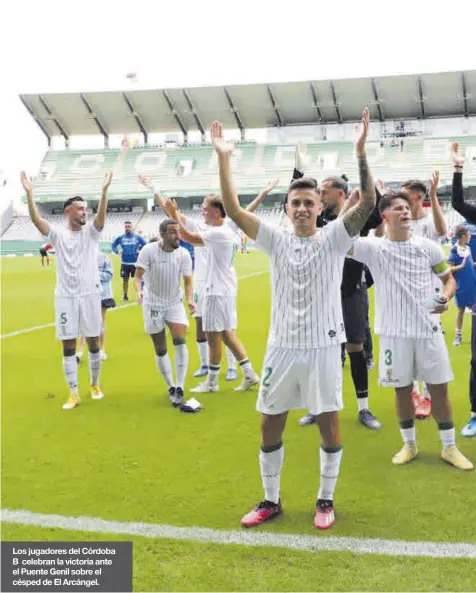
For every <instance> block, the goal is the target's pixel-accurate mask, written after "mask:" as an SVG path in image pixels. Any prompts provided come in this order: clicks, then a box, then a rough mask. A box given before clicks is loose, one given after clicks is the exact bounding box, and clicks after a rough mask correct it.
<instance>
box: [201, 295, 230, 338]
mask: <svg viewBox="0 0 476 593" xmlns="http://www.w3.org/2000/svg"><path fill="white" fill-rule="evenodd" d="M236 326H237V315H236V296H215V295H206V296H205V297H204V299H203V315H202V327H203V331H205V332H222V331H226V330H229V329H236Z"/></svg>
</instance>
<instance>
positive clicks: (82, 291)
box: [46, 222, 101, 297]
mask: <svg viewBox="0 0 476 593" xmlns="http://www.w3.org/2000/svg"><path fill="white" fill-rule="evenodd" d="M46 238H47V240H48V242H49V243H52V244H53V246H54V248H55V251H56V261H57V272H56V289H55V294H56V296H61V297H78V296H85V295H88V294H99V293H100V292H101V285H100V279H99V270H98V264H97V259H98V252H99V239H100V238H101V231H98V230H97V228H96V227H95V226H94V222H89V223H88V224H86V225H84V226H83V227H81V228H80V229H78V230H76V231H72V230H71V229H70V228H68V227H67V226H66V225H64V226H56V225H50V232H49V233H48V236H47V237H46Z"/></svg>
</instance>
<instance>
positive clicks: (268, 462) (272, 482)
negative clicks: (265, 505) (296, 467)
mask: <svg viewBox="0 0 476 593" xmlns="http://www.w3.org/2000/svg"><path fill="white" fill-rule="evenodd" d="M283 461H284V447H283V443H282V442H281V443H278V444H277V445H270V446H266V445H261V450H260V452H259V466H260V470H261V481H262V483H263V488H264V498H265V500H269V502H274V503H275V504H278V502H279V486H280V481H281V469H282V467H283Z"/></svg>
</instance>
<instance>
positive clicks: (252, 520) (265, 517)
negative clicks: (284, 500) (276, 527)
mask: <svg viewBox="0 0 476 593" xmlns="http://www.w3.org/2000/svg"><path fill="white" fill-rule="evenodd" d="M282 512H283V509H282V508H281V501H279V502H278V504H276V503H274V502H270V501H269V500H264V501H263V502H260V503H259V505H258V506H257V507H256V508H255V509H253V510H252V511H250V512H249V513H247V514H246V515H245V516H244V517H243V519H242V520H241V526H242V527H256V525H261V523H264V522H265V521H269V520H270V519H274V517H277V516H278V515H280V514H281V513H282Z"/></svg>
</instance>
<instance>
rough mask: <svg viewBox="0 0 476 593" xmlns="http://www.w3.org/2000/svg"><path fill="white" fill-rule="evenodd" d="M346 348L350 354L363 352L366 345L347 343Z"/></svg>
mask: <svg viewBox="0 0 476 593" xmlns="http://www.w3.org/2000/svg"><path fill="white" fill-rule="evenodd" d="M346 348H347V352H348V353H349V354H350V353H351V352H362V351H363V349H364V345H363V344H362V343H355V342H347V344H346Z"/></svg>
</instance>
